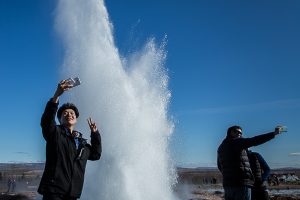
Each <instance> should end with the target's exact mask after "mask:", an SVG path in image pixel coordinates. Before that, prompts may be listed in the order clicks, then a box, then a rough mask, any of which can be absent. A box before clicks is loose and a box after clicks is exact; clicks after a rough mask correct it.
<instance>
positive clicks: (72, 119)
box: [60, 109, 77, 127]
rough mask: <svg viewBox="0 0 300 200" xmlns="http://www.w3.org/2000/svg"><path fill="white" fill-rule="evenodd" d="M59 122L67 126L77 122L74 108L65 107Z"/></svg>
mask: <svg viewBox="0 0 300 200" xmlns="http://www.w3.org/2000/svg"><path fill="white" fill-rule="evenodd" d="M60 123H61V124H62V125H65V126H67V127H70V126H74V125H75V124H76V123H77V118H76V114H75V112H74V110H72V109H65V110H64V111H63V112H62V114H61V117H60Z"/></svg>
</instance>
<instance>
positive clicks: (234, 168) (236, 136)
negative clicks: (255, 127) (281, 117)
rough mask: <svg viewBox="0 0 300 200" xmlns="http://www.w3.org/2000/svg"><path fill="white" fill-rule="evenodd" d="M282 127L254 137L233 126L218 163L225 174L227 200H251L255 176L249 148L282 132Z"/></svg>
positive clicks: (221, 146)
mask: <svg viewBox="0 0 300 200" xmlns="http://www.w3.org/2000/svg"><path fill="white" fill-rule="evenodd" d="M280 130H281V127H276V128H275V131H274V132H270V133H266V134H262V135H258V136H255V137H252V138H243V137H242V128H241V127H240V126H232V127H230V128H228V130H227V136H226V138H225V139H224V140H223V142H222V143H221V145H220V146H219V148H218V158H217V164H218V168H219V170H220V171H221V173H222V176H223V187H224V191H225V200H250V199H251V187H252V186H253V184H254V177H253V174H252V171H251V167H250V163H249V159H248V155H247V149H248V148H249V147H252V146H257V145H260V144H263V143H265V142H267V141H269V140H271V139H273V138H274V137H275V136H276V135H278V134H279V133H281V131H280Z"/></svg>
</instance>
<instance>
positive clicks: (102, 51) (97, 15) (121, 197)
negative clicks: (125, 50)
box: [56, 0, 176, 200]
mask: <svg viewBox="0 0 300 200" xmlns="http://www.w3.org/2000/svg"><path fill="white" fill-rule="evenodd" d="M56 28H57V31H58V33H59V35H60V36H61V38H62V41H63V44H64V48H65V59H64V63H63V67H62V77H63V78H67V77H75V76H79V77H80V79H81V81H82V84H81V85H80V86H78V87H76V88H74V89H72V90H71V91H70V92H67V93H66V94H65V96H64V98H65V100H66V101H71V102H74V103H75V104H76V105H77V107H78V108H79V110H80V118H79V124H78V127H77V129H79V130H81V131H82V132H83V133H85V135H84V136H85V138H89V129H88V126H87V122H86V120H85V119H86V118H88V117H89V116H91V117H92V118H93V120H94V121H95V122H96V123H97V126H98V127H99V129H100V132H101V135H102V145H103V146H102V148H103V152H102V157H101V160H100V161H95V162H91V161H90V162H89V164H88V166H87V170H86V177H85V183H84V191H83V194H82V197H81V199H84V200H97V199H99V200H158V199H163V200H174V199H175V197H174V196H173V192H172V185H173V184H174V183H175V181H176V176H175V170H174V168H173V166H172V164H171V159H170V154H169V151H168V149H169V147H168V144H169V138H170V137H171V134H172V131H173V123H172V121H171V120H170V119H169V117H168V112H167V111H168V103H169V99H170V91H169V90H168V76H167V74H166V71H165V68H164V66H163V65H164V61H165V58H166V53H165V50H164V42H163V44H161V45H160V46H157V45H156V43H155V42H154V40H153V39H150V40H149V41H148V42H147V43H146V44H145V46H144V48H143V49H141V50H140V51H139V52H136V53H134V55H132V56H130V57H128V58H126V62H123V61H122V60H121V59H120V55H119V53H118V49H117V48H116V47H115V44H114V39H113V34H112V24H111V23H110V21H109V17H108V13H107V10H106V8H105V5H104V2H103V1H101V0H59V1H58V5H57V10H56ZM124 63H126V66H125V64H124Z"/></svg>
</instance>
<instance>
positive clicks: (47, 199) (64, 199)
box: [43, 194, 77, 200]
mask: <svg viewBox="0 0 300 200" xmlns="http://www.w3.org/2000/svg"><path fill="white" fill-rule="evenodd" d="M76 199H77V198H75V197H70V196H68V195H62V194H45V195H43V200H76Z"/></svg>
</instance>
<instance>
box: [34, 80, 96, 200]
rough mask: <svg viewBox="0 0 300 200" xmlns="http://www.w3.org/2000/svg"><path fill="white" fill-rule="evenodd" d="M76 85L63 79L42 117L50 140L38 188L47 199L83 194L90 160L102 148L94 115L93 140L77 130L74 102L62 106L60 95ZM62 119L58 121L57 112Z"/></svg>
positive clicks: (66, 199)
mask: <svg viewBox="0 0 300 200" xmlns="http://www.w3.org/2000/svg"><path fill="white" fill-rule="evenodd" d="M71 88H72V85H71V84H70V83H69V82H68V81H66V80H62V81H61V82H60V83H59V84H58V86H57V89H56V91H55V94H54V96H53V98H51V99H50V100H49V101H48V103H47V105H46V108H45V111H44V113H43V115H42V119H41V127H42V133H43V137H44V139H45V140H46V163H45V170H44V173H43V176H42V179H41V182H40V185H39V188H38V192H39V193H40V194H42V195H43V200H76V199H77V198H80V195H81V192H82V188H83V182H84V173H85V167H86V163H87V160H99V159H100V156H101V152H102V147H101V136H100V133H99V131H98V129H97V126H96V123H95V122H93V121H92V119H91V118H89V119H88V125H89V127H90V130H91V144H89V143H88V142H87V140H86V139H84V138H83V137H82V134H81V133H80V132H79V131H77V130H75V129H74V128H75V125H76V123H77V118H78V117H79V111H78V109H77V107H76V106H75V105H74V104H72V103H66V104H63V105H62V106H61V107H60V108H59V109H58V104H59V102H58V101H59V97H60V96H61V95H62V94H63V93H64V92H65V91H66V90H69V89H71ZM56 114H57V118H58V120H59V122H60V125H57V124H56V122H55V115H56Z"/></svg>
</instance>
